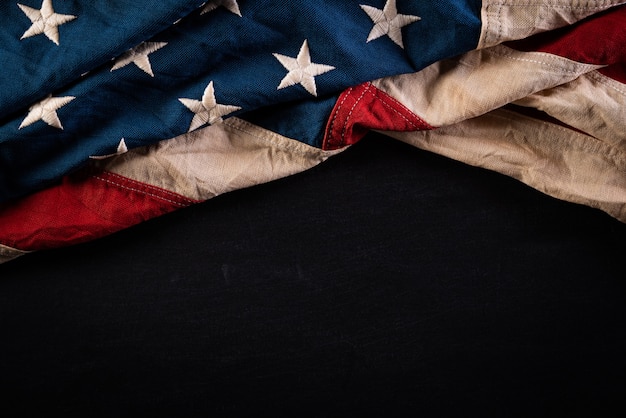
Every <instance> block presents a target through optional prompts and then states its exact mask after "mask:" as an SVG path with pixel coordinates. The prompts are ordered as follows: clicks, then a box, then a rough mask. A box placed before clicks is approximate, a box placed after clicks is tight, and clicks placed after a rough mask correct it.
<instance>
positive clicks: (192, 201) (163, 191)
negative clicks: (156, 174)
mask: <svg viewBox="0 0 626 418" xmlns="http://www.w3.org/2000/svg"><path fill="white" fill-rule="evenodd" d="M105 174H106V175H107V176H112V177H116V178H118V179H120V180H123V181H129V182H131V183H139V184H141V186H142V187H145V188H147V189H152V190H155V191H157V192H159V193H163V194H166V195H170V196H172V197H174V198H178V199H179V200H182V201H186V202H189V203H196V202H195V201H194V200H193V199H189V198H187V197H185V196H182V195H180V194H178V193H175V192H172V191H169V190H167V189H162V188H160V187H157V186H153V185H151V184H148V183H142V182H138V181H137V180H134V179H131V178H128V177H124V176H122V175H119V174H116V173H113V172H111V171H106V172H105Z"/></svg>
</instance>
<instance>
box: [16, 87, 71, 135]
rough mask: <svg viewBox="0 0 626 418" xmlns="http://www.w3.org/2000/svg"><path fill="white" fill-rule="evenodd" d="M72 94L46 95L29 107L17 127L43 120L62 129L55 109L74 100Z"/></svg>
mask: <svg viewBox="0 0 626 418" xmlns="http://www.w3.org/2000/svg"><path fill="white" fill-rule="evenodd" d="M75 98H76V97H74V96H65V97H52V95H50V96H48V97H46V98H45V99H43V100H42V101H40V102H39V103H36V104H34V105H32V106H31V107H30V109H28V110H29V112H28V115H26V117H25V118H24V120H23V121H22V123H21V124H20V127H19V129H22V128H25V127H27V126H29V125H32V124H33V123H35V122H37V121H40V120H43V121H44V122H46V123H47V124H48V125H50V126H53V127H55V128H59V129H63V125H61V121H60V120H59V115H57V110H59V109H60V108H62V107H63V106H65V105H66V104H68V103H69V102H71V101H72V100H74V99H75Z"/></svg>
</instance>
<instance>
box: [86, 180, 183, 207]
mask: <svg viewBox="0 0 626 418" xmlns="http://www.w3.org/2000/svg"><path fill="white" fill-rule="evenodd" d="M93 178H95V179H96V180H100V181H103V182H105V183H108V184H112V185H114V186H117V187H121V188H122V189H125V190H130V191H132V192H137V193H141V194H143V195H146V196H150V197H153V198H155V199H159V200H163V201H165V202H168V203H172V204H174V205H176V206H180V207H181V208H184V207H186V206H187V205H185V204H184V203H181V202H176V201H174V200H170V199H166V198H164V197H163V196H159V195H156V194H153V193H148V192H146V191H145V190H140V189H135V188H133V187H128V186H126V185H123V184H121V183H116V182H114V181H112V180H109V179H105V178H102V177H99V176H94V177H93ZM187 201H188V202H189V203H190V204H191V203H195V202H193V201H191V200H187Z"/></svg>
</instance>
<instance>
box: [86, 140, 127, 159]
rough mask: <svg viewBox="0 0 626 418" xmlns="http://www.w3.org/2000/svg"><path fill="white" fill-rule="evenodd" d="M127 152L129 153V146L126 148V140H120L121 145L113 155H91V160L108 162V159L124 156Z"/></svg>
mask: <svg viewBox="0 0 626 418" xmlns="http://www.w3.org/2000/svg"><path fill="white" fill-rule="evenodd" d="M127 152H128V146H126V140H125V139H124V138H122V139H121V140H120V143H119V144H118V146H117V151H115V152H114V153H113V154H107V155H91V156H90V157H89V158H91V159H92V160H106V159H107V158H111V157H115V156H117V155H122V154H124V153H127Z"/></svg>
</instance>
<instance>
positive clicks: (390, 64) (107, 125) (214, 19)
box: [0, 0, 481, 202]
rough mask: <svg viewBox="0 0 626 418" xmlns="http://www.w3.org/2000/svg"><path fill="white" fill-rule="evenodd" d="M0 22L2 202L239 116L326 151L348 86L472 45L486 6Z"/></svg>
mask: <svg viewBox="0 0 626 418" xmlns="http://www.w3.org/2000/svg"><path fill="white" fill-rule="evenodd" d="M0 14H1V15H2V16H3V24H2V26H1V29H0V41H1V43H2V45H3V46H2V48H1V49H0V62H2V63H3V72H2V73H1V74H0V83H2V86H3V88H2V89H0V117H1V118H2V119H1V120H2V124H1V126H0V202H1V201H6V200H8V199H11V198H15V197H17V196H20V195H23V194H25V193H28V192H30V191H32V190H35V189H37V188H41V187H43V186H45V185H47V184H49V183H50V182H52V181H54V180H56V179H58V178H59V177H61V176H62V175H64V174H66V173H68V172H71V171H73V170H75V169H77V168H78V167H80V166H82V165H83V164H85V162H86V161H88V160H89V159H90V158H100V157H104V156H109V155H113V154H116V153H121V152H124V151H125V150H127V149H129V148H135V147H139V146H143V145H147V144H151V143H155V142H157V141H161V140H164V139H168V138H173V137H176V136H178V135H180V134H183V133H185V132H187V131H193V130H195V129H197V128H200V127H203V126H206V125H208V124H214V123H216V122H219V121H221V120H222V119H224V118H227V117H229V116H232V115H238V116H240V117H242V118H243V119H248V120H251V121H254V122H255V123H257V124H259V125H260V126H264V127H267V128H269V129H272V130H275V131H277V132H279V133H280V134H282V135H285V136H287V137H292V138H297V139H298V140H300V141H303V142H305V143H308V144H310V145H313V146H317V147H319V146H321V140H322V132H323V128H324V119H325V117H327V116H328V114H329V113H330V111H331V109H332V106H333V105H334V102H335V100H336V97H337V95H338V94H339V93H340V92H342V91H343V90H344V89H346V88H348V87H350V86H353V85H357V84H359V83H362V82H365V81H369V80H373V79H376V78H380V77H384V76H389V75H395V74H403V73H408V72H414V71H416V70H419V69H421V68H423V67H425V66H427V65H429V64H431V63H433V62H435V61H438V60H440V59H443V58H447V57H450V56H454V55H457V54H460V53H462V52H465V51H467V50H471V49H473V48H475V47H476V44H477V42H478V37H479V33H480V27H481V23H480V1H478V0H468V1H446V2H411V1H400V0H398V1H397V2H396V0H358V1H357V0H326V1H317V2H311V1H307V0H293V1H289V2H285V3H281V4H280V5H277V3H276V2H273V1H269V0H255V1H246V0H238V1H237V0H219V1H210V2H207V3H203V2H199V1H192V0H186V1H181V0H176V1H174V0H170V1H158V2H157V1H137V0H133V1H129V0H115V1H108V2H106V3H104V4H100V3H98V4H97V5H96V4H94V3H92V2H85V1H78V0H74V1H61V0H43V1H41V0H22V1H21V2H20V3H18V4H15V3H3V4H2V5H1V6H0ZM450 37H452V38H454V39H450ZM416 40H419V41H416ZM302 112H306V113H307V114H308V115H310V117H309V118H307V119H306V120H303V119H300V120H299V119H297V118H289V117H288V116H289V115H290V114H294V113H295V114H298V113H302ZM312 120H313V121H316V120H317V121H318V123H311V121H312ZM287 121H289V122H287Z"/></svg>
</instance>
